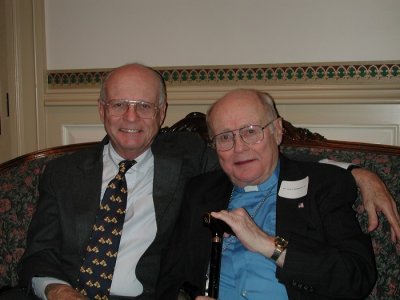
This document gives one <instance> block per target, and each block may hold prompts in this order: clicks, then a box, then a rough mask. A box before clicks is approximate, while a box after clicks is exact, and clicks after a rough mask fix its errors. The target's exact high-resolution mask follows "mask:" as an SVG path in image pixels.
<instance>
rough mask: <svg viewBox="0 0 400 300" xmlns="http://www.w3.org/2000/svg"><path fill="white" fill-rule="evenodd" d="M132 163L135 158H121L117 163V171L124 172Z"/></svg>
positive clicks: (134, 161)
mask: <svg viewBox="0 0 400 300" xmlns="http://www.w3.org/2000/svg"><path fill="white" fill-rule="evenodd" d="M134 164H136V160H123V161H121V162H120V163H119V173H122V174H125V173H126V172H127V171H128V170H129V169H130V168H131V167H132V166H133V165H134Z"/></svg>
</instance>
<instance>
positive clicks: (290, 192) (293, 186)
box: [278, 176, 308, 199]
mask: <svg viewBox="0 0 400 300" xmlns="http://www.w3.org/2000/svg"><path fill="white" fill-rule="evenodd" d="M307 191H308V176H307V177H306V178H304V179H301V180H296V181H285V180H284V181H282V183H281V187H280V189H279V193H278V195H279V196H280V197H284V198H288V199H297V198H301V197H304V196H305V195H307Z"/></svg>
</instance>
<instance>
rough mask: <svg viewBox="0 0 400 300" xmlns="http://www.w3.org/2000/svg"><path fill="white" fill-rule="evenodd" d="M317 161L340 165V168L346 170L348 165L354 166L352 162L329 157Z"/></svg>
mask: <svg viewBox="0 0 400 300" xmlns="http://www.w3.org/2000/svg"><path fill="white" fill-rule="evenodd" d="M319 162H320V163H323V164H328V165H334V166H338V167H340V168H342V169H346V170H348V169H349V167H350V166H355V165H354V164H352V163H346V162H341V161H335V160H331V159H327V158H324V159H321V160H320V161H319Z"/></svg>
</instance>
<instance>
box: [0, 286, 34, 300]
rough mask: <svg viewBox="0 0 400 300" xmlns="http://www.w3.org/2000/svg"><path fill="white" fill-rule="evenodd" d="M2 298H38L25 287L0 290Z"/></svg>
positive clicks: (22, 299)
mask: <svg viewBox="0 0 400 300" xmlns="http://www.w3.org/2000/svg"><path fill="white" fill-rule="evenodd" d="M0 299H1V300H38V298H37V297H36V296H34V295H28V294H27V292H26V290H25V289H21V288H12V289H9V290H5V291H2V292H0Z"/></svg>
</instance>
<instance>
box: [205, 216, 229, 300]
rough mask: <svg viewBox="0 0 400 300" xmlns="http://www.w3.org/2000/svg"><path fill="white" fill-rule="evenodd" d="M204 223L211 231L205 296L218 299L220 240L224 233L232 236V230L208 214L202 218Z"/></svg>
mask: <svg viewBox="0 0 400 300" xmlns="http://www.w3.org/2000/svg"><path fill="white" fill-rule="evenodd" d="M203 220H204V223H205V224H206V225H208V227H209V228H210V230H211V234H212V235H211V257H210V274H209V281H208V290H207V294H208V296H209V297H211V298H215V299H218V292H219V275H220V271H221V253H222V240H223V234H224V232H227V233H229V234H234V233H233V231H232V229H231V228H230V227H229V226H228V225H227V224H226V223H225V222H223V221H221V220H218V219H215V218H213V217H212V216H211V214H210V213H205V214H204V216H203Z"/></svg>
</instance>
